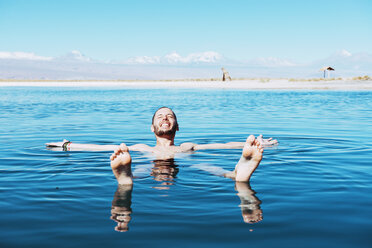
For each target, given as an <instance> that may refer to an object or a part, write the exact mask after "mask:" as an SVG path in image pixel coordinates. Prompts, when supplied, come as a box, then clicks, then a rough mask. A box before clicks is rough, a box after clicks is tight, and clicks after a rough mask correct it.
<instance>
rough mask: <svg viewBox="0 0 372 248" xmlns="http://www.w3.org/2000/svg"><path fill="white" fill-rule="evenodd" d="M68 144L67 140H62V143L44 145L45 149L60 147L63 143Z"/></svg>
mask: <svg viewBox="0 0 372 248" xmlns="http://www.w3.org/2000/svg"><path fill="white" fill-rule="evenodd" d="M66 142H68V140H66V139H64V140H63V141H62V142H52V143H46V144H45V145H46V146H47V147H62V146H63V144H64V143H66Z"/></svg>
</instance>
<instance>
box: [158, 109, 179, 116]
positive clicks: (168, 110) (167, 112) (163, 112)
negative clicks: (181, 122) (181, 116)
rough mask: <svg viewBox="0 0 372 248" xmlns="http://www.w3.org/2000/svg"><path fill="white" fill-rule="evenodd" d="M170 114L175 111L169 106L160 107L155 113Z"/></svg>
mask: <svg viewBox="0 0 372 248" xmlns="http://www.w3.org/2000/svg"><path fill="white" fill-rule="evenodd" d="M164 114H165V115H168V114H171V115H174V114H173V111H172V110H171V109H169V108H161V109H159V110H158V111H156V113H155V115H164Z"/></svg>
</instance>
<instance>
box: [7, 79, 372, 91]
mask: <svg viewBox="0 0 372 248" xmlns="http://www.w3.org/2000/svg"><path fill="white" fill-rule="evenodd" d="M0 87H120V88H149V89H156V88H158V89H161V88H168V89H169V88H184V89H244V90H372V81H350V80H334V81H311V82H307V81H295V82H289V81H288V80H285V79H283V80H282V79H272V80H270V81H269V82H261V81H259V80H234V81H225V82H222V81H128V82H126V81H40V82H37V81H2V82H0Z"/></svg>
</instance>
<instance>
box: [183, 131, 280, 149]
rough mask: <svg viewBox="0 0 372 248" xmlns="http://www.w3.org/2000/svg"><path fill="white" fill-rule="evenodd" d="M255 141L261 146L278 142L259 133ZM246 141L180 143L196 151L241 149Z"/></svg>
mask: <svg viewBox="0 0 372 248" xmlns="http://www.w3.org/2000/svg"><path fill="white" fill-rule="evenodd" d="M257 141H258V142H259V143H260V144H261V146H263V147H267V146H272V145H276V144H278V141H277V140H276V139H272V138H269V139H264V138H263V137H262V135H259V136H258V137H257ZM245 144H246V142H229V143H214V144H201V145H198V144H193V143H184V144H182V145H181V147H182V146H184V147H191V146H192V150H194V151H198V150H208V149H242V148H243V147H244V145H245Z"/></svg>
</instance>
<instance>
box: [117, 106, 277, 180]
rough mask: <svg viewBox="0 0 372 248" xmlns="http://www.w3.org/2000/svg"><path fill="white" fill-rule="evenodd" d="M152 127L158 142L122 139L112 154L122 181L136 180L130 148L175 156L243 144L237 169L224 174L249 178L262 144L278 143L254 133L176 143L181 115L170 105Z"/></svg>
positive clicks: (258, 159) (162, 109) (260, 157)
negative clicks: (127, 142) (224, 139)
mask: <svg viewBox="0 0 372 248" xmlns="http://www.w3.org/2000/svg"><path fill="white" fill-rule="evenodd" d="M151 131H152V132H154V134H155V137H156V145H155V146H154V147H150V146H148V145H146V144H136V145H132V146H126V145H125V144H124V143H122V144H121V145H120V146H119V147H117V148H116V149H115V151H114V153H113V154H112V155H111V157H110V159H111V168H112V171H113V173H114V175H115V177H116V179H117V181H118V183H119V184H129V185H130V184H132V183H133V180H132V178H133V175H132V170H131V163H132V158H131V156H130V154H129V151H141V152H151V153H153V154H155V155H156V157H157V158H158V159H170V158H174V155H175V154H176V153H179V152H192V151H197V150H204V149H238V148H243V152H242V156H241V158H240V160H239V161H238V163H237V164H236V166H235V170H234V171H231V172H227V173H224V174H223V176H225V177H228V178H232V179H234V180H235V181H239V182H248V181H249V179H250V177H251V175H252V173H253V172H254V171H255V169H256V168H257V166H258V165H259V163H260V162H261V159H262V153H263V148H262V145H267V144H275V143H277V141H276V140H271V139H267V140H264V139H263V138H262V136H259V137H258V138H257V139H256V138H255V137H254V136H253V135H251V136H249V137H248V138H247V140H246V142H245V143H244V142H229V143H224V144H221V143H217V144H202V145H198V144H195V143H183V144H181V145H180V146H176V145H175V144H174V138H175V136H176V132H177V131H178V123H177V117H176V115H175V114H174V112H173V111H172V110H171V109H169V108H166V107H162V108H160V109H158V110H157V111H156V112H155V114H154V116H153V118H152V125H151Z"/></svg>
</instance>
